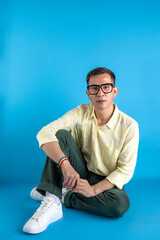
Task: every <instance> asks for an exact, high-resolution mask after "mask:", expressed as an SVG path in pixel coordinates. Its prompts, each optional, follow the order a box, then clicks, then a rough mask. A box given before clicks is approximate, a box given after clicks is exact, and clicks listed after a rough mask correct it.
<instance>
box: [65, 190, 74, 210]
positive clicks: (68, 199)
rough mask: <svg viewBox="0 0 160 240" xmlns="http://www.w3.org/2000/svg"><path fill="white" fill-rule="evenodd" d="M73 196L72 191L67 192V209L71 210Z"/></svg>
mask: <svg viewBox="0 0 160 240" xmlns="http://www.w3.org/2000/svg"><path fill="white" fill-rule="evenodd" d="M72 194H73V193H72V191H69V192H67V194H66V195H65V197H64V205H65V207H67V208H71V204H70V197H71V195H72Z"/></svg>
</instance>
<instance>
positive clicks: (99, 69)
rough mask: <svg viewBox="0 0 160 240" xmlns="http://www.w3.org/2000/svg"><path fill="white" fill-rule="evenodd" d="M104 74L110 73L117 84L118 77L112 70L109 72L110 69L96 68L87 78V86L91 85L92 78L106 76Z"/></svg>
mask: <svg viewBox="0 0 160 240" xmlns="http://www.w3.org/2000/svg"><path fill="white" fill-rule="evenodd" d="M104 73H108V74H109V75H110V76H111V79H112V80H113V83H114V84H115V80H116V76H115V74H114V73H113V72H112V71H111V70H109V69H108V68H105V67H97V68H94V69H93V70H91V71H90V72H89V73H88V74H87V77H86V81H87V85H88V84H89V79H90V77H92V76H95V75H99V74H104Z"/></svg>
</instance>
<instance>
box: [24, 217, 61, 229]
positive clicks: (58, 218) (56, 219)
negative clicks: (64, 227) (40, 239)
mask: <svg viewBox="0 0 160 240" xmlns="http://www.w3.org/2000/svg"><path fill="white" fill-rule="evenodd" d="M62 217H63V213H61V215H60V216H58V217H57V218H54V220H51V221H50V222H49V223H48V224H47V225H46V226H44V227H41V228H39V229H35V230H33V229H32V230H27V229H26V230H25V229H23V232H25V233H29V234H38V233H41V232H43V231H44V230H46V228H47V227H48V226H49V225H50V224H51V223H53V222H56V221H58V220H60V219H61V218H62Z"/></svg>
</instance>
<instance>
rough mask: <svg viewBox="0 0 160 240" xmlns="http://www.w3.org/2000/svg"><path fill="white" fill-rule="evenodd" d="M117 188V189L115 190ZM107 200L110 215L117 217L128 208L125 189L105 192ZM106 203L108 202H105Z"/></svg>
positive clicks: (128, 203)
mask: <svg viewBox="0 0 160 240" xmlns="http://www.w3.org/2000/svg"><path fill="white" fill-rule="evenodd" d="M118 191H119V190H118V189H117V192H118ZM106 197H107V201H109V202H110V209H109V212H110V213H111V217H113V218H119V217H122V216H123V214H124V213H125V212H126V211H127V210H128V209H129V206H130V202H129V198H128V196H127V194H126V192H125V191H123V190H122V191H121V192H120V193H119V194H113V193H111V194H110V193H109V192H108V193H107V196H106ZM107 205H108V204H107Z"/></svg>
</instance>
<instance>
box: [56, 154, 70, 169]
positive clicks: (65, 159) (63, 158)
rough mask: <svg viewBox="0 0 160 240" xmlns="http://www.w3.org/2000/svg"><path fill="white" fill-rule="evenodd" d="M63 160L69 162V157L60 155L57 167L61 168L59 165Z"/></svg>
mask: <svg viewBox="0 0 160 240" xmlns="http://www.w3.org/2000/svg"><path fill="white" fill-rule="evenodd" d="M64 161H67V162H69V159H68V158H67V157H65V156H64V157H62V158H61V159H60V160H59V162H58V163H57V165H58V167H59V168H61V165H62V164H63V162H64Z"/></svg>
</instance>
